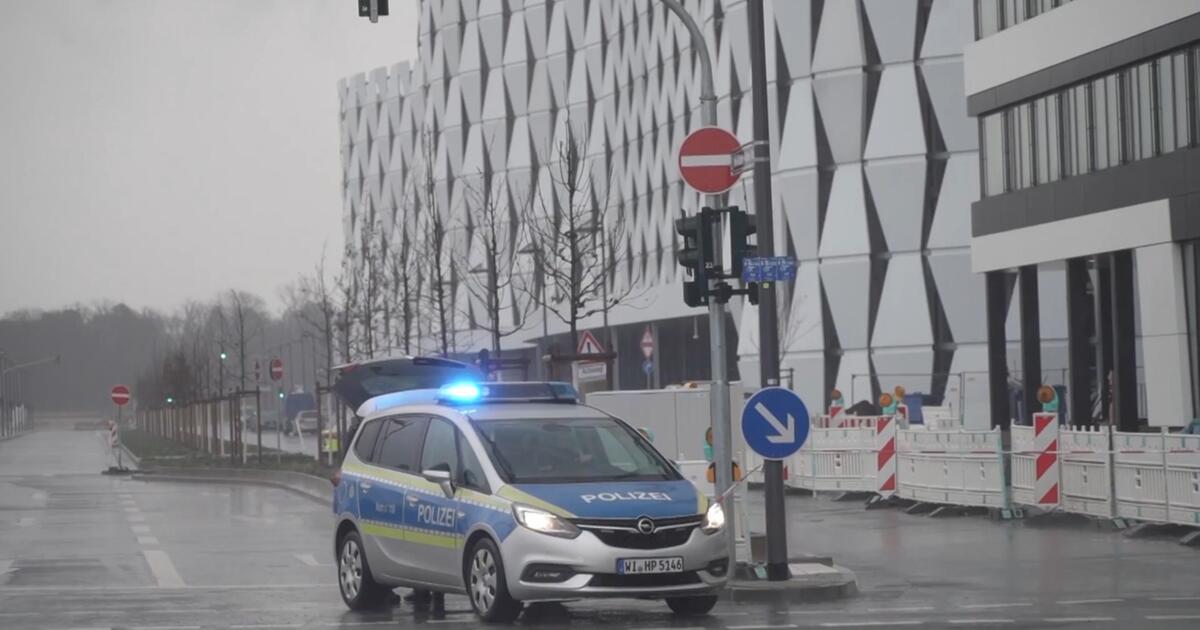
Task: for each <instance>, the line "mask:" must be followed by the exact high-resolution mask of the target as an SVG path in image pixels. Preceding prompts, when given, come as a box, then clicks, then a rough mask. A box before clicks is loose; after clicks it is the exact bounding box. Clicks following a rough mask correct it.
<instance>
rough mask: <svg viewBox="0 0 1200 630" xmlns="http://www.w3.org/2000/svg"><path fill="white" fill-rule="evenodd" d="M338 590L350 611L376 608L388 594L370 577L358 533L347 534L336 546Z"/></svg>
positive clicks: (386, 590) (365, 555) (368, 565)
mask: <svg viewBox="0 0 1200 630" xmlns="http://www.w3.org/2000/svg"><path fill="white" fill-rule="evenodd" d="M338 590H339V591H340V592H341V593H342V601H344V602H346V606H347V607H348V608H350V610H366V609H369V608H376V607H378V606H379V605H381V604H382V603H383V601H384V597H385V596H386V595H387V593H388V589H386V588H384V587H383V586H381V585H380V584H379V583H378V582H376V581H375V578H374V576H372V575H371V565H370V564H369V563H368V562H367V554H366V553H364V552H363V545H362V538H360V537H359V535H358V532H349V533H348V534H346V535H345V536H344V537H342V542H341V543H340V544H339V545H338Z"/></svg>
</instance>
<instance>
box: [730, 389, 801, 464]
mask: <svg viewBox="0 0 1200 630" xmlns="http://www.w3.org/2000/svg"><path fill="white" fill-rule="evenodd" d="M808 424H809V420H808V408H807V407H805V406H804V401H803V400H800V397H799V396H797V395H796V394H795V392H793V391H791V390H789V389H784V388H782V387H767V388H765V389H761V390H759V391H758V392H757V393H755V394H754V395H753V396H751V397H750V400H747V401H746V407H745V408H744V409H743V410H742V435H743V436H744V437H745V438H746V445H747V446H749V447H750V448H751V449H753V450H754V452H755V453H758V454H759V455H762V456H763V458H764V459H776V460H777V459H787V458H788V457H790V456H791V455H792V454H793V453H795V452H796V451H798V450H800V447H801V446H803V445H804V441H805V440H807V439H808Z"/></svg>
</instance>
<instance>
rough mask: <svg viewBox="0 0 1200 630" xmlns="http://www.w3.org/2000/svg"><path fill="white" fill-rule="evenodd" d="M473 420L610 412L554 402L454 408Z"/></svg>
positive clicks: (583, 416)
mask: <svg viewBox="0 0 1200 630" xmlns="http://www.w3.org/2000/svg"><path fill="white" fill-rule="evenodd" d="M454 409H455V410H456V411H458V412H459V413H461V414H463V415H465V416H467V417H468V418H470V419H472V420H480V421H484V422H486V421H488V420H538V419H545V418H568V419H569V418H578V419H587V418H608V417H610V416H609V415H608V414H606V413H604V412H603V411H600V410H599V409H596V408H593V407H588V406H587V405H569V404H562V403H553V402H532V403H492V404H484V405H478V406H472V407H471V408H469V409H464V408H461V407H459V408H454Z"/></svg>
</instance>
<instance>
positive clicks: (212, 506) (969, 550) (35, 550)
mask: <svg viewBox="0 0 1200 630" xmlns="http://www.w3.org/2000/svg"><path fill="white" fill-rule="evenodd" d="M108 463H109V461H108V455H107V449H106V448H105V447H104V446H103V442H102V439H101V436H100V435H99V434H98V433H97V432H95V431H76V430H72V426H71V425H70V424H64V425H62V427H61V428H53V429H52V428H50V427H43V428H42V429H41V430H39V431H36V432H34V433H32V434H30V435H26V436H23V437H20V438H17V439H15V440H12V441H9V442H2V443H0V628H2V629H5V630H7V629H13V630H19V629H31V630H40V629H48V628H72V629H82V628H129V629H138V630H151V629H152V628H158V629H161V630H188V629H207V628H238V629H251V628H257V629H264V630H266V629H272V628H330V627H335V628H336V627H342V628H363V627H397V628H407V627H415V626H425V625H428V626H431V627H443V626H448V627H451V628H473V627H478V626H479V624H478V623H477V622H476V620H475V619H474V617H473V616H472V615H471V614H470V612H469V610H468V607H467V602H466V600H465V599H462V598H457V597H450V598H447V611H446V612H445V614H438V615H430V614H428V613H421V612H414V611H413V610H412V608H411V607H410V606H408V605H403V604H398V605H396V606H394V607H392V608H390V609H387V610H384V611H380V612H377V613H373V614H368V615H364V614H357V613H350V612H348V611H347V610H346V609H345V608H344V606H343V605H342V603H341V600H340V599H339V597H338V595H337V591H336V586H335V582H334V568H333V559H332V550H331V542H330V539H329V531H330V525H331V516H330V514H329V511H328V509H327V508H326V507H325V506H323V505H318V504H316V503H314V502H311V501H308V500H305V499H300V498H297V497H296V496H295V495H292V494H290V493H288V492H285V491H282V490H275V489H267V488H258V487H253V486H245V485H213V486H204V485H196V484H178V485H177V484H170V483H163V482H155V483H146V482H141V481H133V480H130V479H127V478H122V477H108V476H103V475H100V474H98V471H100V470H101V469H103V468H105V467H106V466H107V465H108ZM752 512H753V510H752ZM789 512H790V513H791V518H790V526H789V529H790V538H791V546H792V548H793V549H795V550H799V551H807V552H810V553H825V554H831V555H833V556H834V557H835V559H836V560H837V561H838V562H839V563H840V564H842V565H845V566H848V567H850V568H851V569H853V570H855V571H856V573H857V574H858V579H859V584H860V588H861V589H862V591H863V592H862V594H861V595H860V596H858V597H856V598H854V599H850V600H845V601H841V602H831V603H823V604H809V605H801V604H795V605H790V606H774V607H773V606H767V605H761V604H733V603H729V602H722V603H721V604H720V605H719V606H718V608H717V610H716V611H715V614H714V615H712V616H710V617H706V618H701V619H692V620H678V619H674V618H672V617H671V616H670V615H669V613H668V612H667V609H666V607H665V606H664V605H662V604H660V603H657V602H641V601H625V600H613V601H604V602H599V603H586V602H580V603H571V604H568V605H566V606H565V607H563V606H546V607H541V608H540V609H536V610H532V611H531V612H530V613H527V614H526V616H525V617H523V618H522V620H521V621H519V622H518V624H519V625H522V626H536V627H543V628H561V627H566V626H570V627H572V628H575V627H580V628H599V627H605V628H626V629H643V628H644V629H650V628H711V629H722V628H723V629H728V630H755V629H761V630H770V629H774V628H779V629H783V628H796V627H826V628H837V627H890V626H923V627H1066V626H1074V627H1084V626H1096V627H1105V628H1133V627H1137V628H1147V627H1155V628H1157V627H1176V628H1195V627H1200V556H1198V555H1197V554H1198V553H1200V551H1197V550H1193V549H1189V548H1185V547H1181V546H1179V545H1177V544H1176V543H1175V542H1174V539H1167V538H1162V539H1149V540H1131V539H1127V538H1125V537H1122V536H1120V535H1119V534H1115V533H1112V532H1103V531H1098V530H1095V529H1091V528H1080V527H1030V526H1029V525H1027V524H1023V523H998V522H992V521H988V520H986V519H983V518H977V517H965V518H951V519H931V518H928V517H923V516H910V515H906V514H902V513H900V512H899V511H896V510H887V509H885V510H879V511H870V512H866V511H864V510H862V508H861V506H860V505H858V504H855V503H837V502H833V501H831V500H828V499H826V498H818V499H812V498H804V497H789Z"/></svg>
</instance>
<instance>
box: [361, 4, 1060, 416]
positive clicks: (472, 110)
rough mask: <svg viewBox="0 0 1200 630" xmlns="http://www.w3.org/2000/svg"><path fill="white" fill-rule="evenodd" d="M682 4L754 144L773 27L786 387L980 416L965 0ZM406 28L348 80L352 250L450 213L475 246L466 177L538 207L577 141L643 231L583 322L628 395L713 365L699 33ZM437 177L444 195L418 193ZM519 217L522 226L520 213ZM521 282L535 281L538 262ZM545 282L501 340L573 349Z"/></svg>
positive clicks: (582, 22)
mask: <svg viewBox="0 0 1200 630" xmlns="http://www.w3.org/2000/svg"><path fill="white" fill-rule="evenodd" d="M685 5H686V6H687V8H688V10H689V11H690V12H691V13H692V15H694V16H696V18H697V19H698V21H699V22H700V23H701V25H702V28H703V30H704V32H705V35H706V39H707V43H708V46H709V47H710V49H711V50H712V52H713V56H714V61H715V65H716V86H717V91H718V93H719V96H720V102H719V119H720V125H721V126H722V127H725V128H727V129H730V130H731V131H733V132H734V133H735V134H736V135H738V137H739V138H741V139H743V140H744V141H747V142H748V141H749V140H750V138H751V128H752V119H751V107H750V99H749V85H750V65H749V56H748V48H747V42H748V41H749V40H750V38H752V37H764V38H766V40H767V42H766V50H767V54H768V62H767V63H768V76H769V77H770V85H769V93H770V116H771V125H770V126H771V154H772V159H773V164H772V167H773V173H774V181H773V187H774V193H775V198H776V201H775V216H776V221H777V225H776V226H775V234H776V236H777V242H776V244H775V245H776V251H778V252H781V253H789V254H792V255H794V256H795V257H796V258H797V259H798V260H799V261H800V265H799V277H798V279H797V280H796V281H795V282H794V283H791V284H789V285H788V286H786V287H783V290H784V292H785V295H784V298H783V299H782V300H781V301H782V303H783V304H784V312H783V313H782V317H781V322H782V331H781V334H780V337H781V344H780V345H781V347H782V349H783V364H782V367H783V374H784V380H785V382H790V383H791V384H792V386H793V387H794V388H795V389H796V390H797V391H799V392H801V393H802V395H803V396H804V397H805V399H806V400H808V401H810V403H811V404H812V406H814V407H816V406H821V405H823V404H824V402H825V401H826V397H827V394H828V392H829V390H830V389H831V388H833V387H835V386H836V387H838V388H840V389H841V390H842V391H843V392H844V393H845V394H846V395H847V396H849V397H851V398H852V399H853V400H861V399H872V398H874V397H875V394H876V393H877V392H878V391H879V390H880V389H887V390H891V389H892V388H893V387H894V386H896V385H903V386H905V387H906V388H907V389H908V391H910V392H922V393H925V394H928V395H929V396H930V401H931V402H941V401H942V400H946V401H948V402H950V403H951V404H953V405H954V406H955V407H956V408H957V407H960V406H963V405H966V406H967V407H968V411H967V415H968V417H969V418H971V419H974V422H975V423H976V424H981V425H986V423H987V410H988V402H987V388H986V383H987V379H986V369H987V360H986V356H987V355H986V344H985V341H986V334H985V326H984V317H983V314H984V309H983V304H984V293H985V292H984V279H983V276H981V275H977V274H973V273H971V259H970V249H969V246H970V218H969V217H970V207H971V203H972V202H973V201H975V200H976V199H977V198H978V195H979V192H978V191H979V178H978V174H979V172H980V168H979V160H978V152H977V149H978V142H979V136H978V133H977V130H976V127H975V125H974V124H973V121H972V120H971V118H970V117H969V116H968V114H967V108H966V101H965V100H964V98H963V95H964V87H963V66H962V51H963V48H964V47H965V46H966V45H967V44H968V43H970V42H971V41H972V39H973V37H972V35H973V32H974V20H973V4H972V3H971V2H970V1H964V0H773V1H772V0H768V1H767V2H766V9H767V24H766V30H765V32H763V33H758V34H752V33H749V32H747V26H746V7H745V3H744V2H743V1H741V0H689V1H687V2H685ZM413 27H414V28H415V29H418V30H419V33H420V52H419V57H418V58H417V59H416V60H412V61H411V62H409V63H407V64H399V65H395V66H391V67H388V68H381V69H378V70H374V71H372V72H369V73H365V74H360V75H356V76H353V77H349V78H347V79H346V80H344V81H343V82H342V83H341V85H340V86H339V91H340V95H341V99H342V116H341V129H342V136H341V142H342V147H341V150H342V156H343V164H344V192H345V195H344V199H345V203H344V209H343V211H344V217H345V231H346V237H347V244H348V245H349V249H350V251H351V254H352V255H355V252H356V251H357V250H359V249H360V243H361V239H359V238H358V234H359V233H360V231H361V226H362V224H363V221H371V220H379V221H383V222H384V223H386V224H387V226H386V227H387V229H386V230H385V231H387V232H389V233H391V232H393V231H395V232H397V233H400V234H416V235H420V234H422V233H423V232H425V231H427V230H426V227H425V226H427V225H428V217H429V213H428V212H427V210H428V209H429V207H430V206H431V205H436V206H437V207H438V210H439V212H443V213H446V216H448V217H450V219H449V224H450V225H453V226H457V227H459V228H461V233H460V234H458V235H457V236H455V237H454V238H453V239H451V240H452V241H453V242H454V247H456V248H459V250H460V251H461V250H467V251H472V252H475V253H476V255H477V253H478V251H479V250H478V248H477V247H472V246H471V245H470V244H471V243H474V242H476V237H477V235H478V231H479V230H478V225H479V221H478V216H479V212H480V210H479V205H480V204H479V203H478V202H477V199H475V198H474V197H473V196H472V194H471V193H470V191H471V190H475V189H477V188H478V185H479V183H481V182H482V183H483V185H484V186H485V187H489V188H490V189H493V190H501V191H503V192H502V193H501V194H498V195H497V196H496V197H495V198H497V199H502V200H504V201H503V203H505V204H510V205H519V203H520V200H521V199H523V198H528V197H529V196H530V195H531V194H532V195H533V196H539V195H540V196H541V198H546V197H547V196H549V195H550V189H551V188H552V186H551V184H552V182H551V181H550V180H552V179H553V178H552V177H551V175H552V173H553V172H554V167H555V164H556V162H557V161H558V158H559V157H560V156H557V155H555V154H554V152H553V151H548V150H547V148H548V147H552V146H555V145H556V144H559V145H560V143H561V141H562V140H563V139H564V138H566V137H568V136H570V137H575V138H577V139H579V138H582V139H584V140H585V141H584V142H582V143H581V144H582V146H584V147H585V150H584V154H585V155H586V159H587V161H588V164H589V168H588V169H587V173H588V174H587V187H588V189H589V190H591V191H594V192H595V195H594V197H595V199H594V203H595V204H596V206H597V207H601V206H602V207H606V208H611V209H613V211H614V212H615V213H617V214H619V216H621V217H623V221H624V224H625V226H626V228H627V229H625V230H624V233H623V234H622V237H621V238H620V239H619V242H614V243H598V247H600V248H602V250H603V251H608V252H611V255H613V256H614V257H616V259H617V260H618V262H619V264H618V265H617V269H616V271H615V272H614V273H613V274H612V277H611V278H610V279H609V284H608V286H607V289H606V290H608V291H609V292H610V294H621V295H625V294H628V295H629V296H630V298H629V299H628V300H626V301H624V302H623V303H622V304H621V305H620V306H617V307H615V308H612V309H609V310H608V311H607V312H603V313H595V314H593V315H591V316H590V317H588V318H587V319H586V321H585V322H583V328H586V329H590V330H592V331H593V332H595V333H596V334H597V336H598V337H600V338H601V340H602V342H604V343H605V345H606V346H608V347H609V348H610V349H615V351H616V352H617V354H618V359H617V379H616V380H617V385H618V386H620V387H622V388H639V387H645V386H647V385H650V386H662V385H667V384H670V383H677V382H682V381H687V380H704V379H706V378H708V376H709V368H708V363H709V362H708V343H707V342H708V329H707V317H706V316H705V312H704V311H703V310H702V309H689V308H687V307H686V306H685V305H684V304H683V301H682V288H681V283H682V281H683V276H682V275H681V268H680V267H679V266H678V265H677V263H676V261H675V258H674V252H675V247H676V244H675V241H676V236H675V233H674V229H673V222H674V220H675V219H676V218H678V217H679V216H680V214H681V213H684V212H686V213H693V212H695V211H696V210H697V209H698V208H699V207H700V202H701V198H700V196H699V195H698V194H697V193H695V192H694V191H692V190H690V189H689V188H687V187H686V186H685V185H684V184H683V183H682V182H681V180H680V177H679V174H678V169H677V166H676V151H677V149H678V147H679V145H680V143H681V142H682V140H683V138H684V137H685V136H686V135H687V133H689V132H690V131H692V130H694V129H696V128H697V127H698V125H699V115H698V109H697V108H698V103H699V87H700V86H699V80H700V77H699V65H698V62H697V58H696V55H695V53H694V51H693V50H692V44H691V42H690V41H689V38H688V35H687V31H686V30H685V29H684V27H683V26H682V25H681V24H679V23H678V22H677V21H676V20H675V19H674V18H673V17H672V16H671V15H670V14H669V13H668V12H667V11H665V10H664V9H663V8H662V6H661V5H660V4H659V3H657V2H651V1H649V0H556V1H554V0H524V1H517V0H423V1H422V2H421V19H420V23H419V24H416V25H414V26H413ZM424 162H430V163H431V165H432V166H431V168H426V166H425V165H424ZM426 172H431V173H432V175H433V178H434V180H435V183H436V186H435V188H436V191H437V194H436V195H435V196H434V199H435V201H436V204H429V203H424V204H422V203H419V202H416V201H414V196H413V195H412V194H411V193H410V192H409V187H410V186H411V182H412V181H413V180H414V178H418V177H419V176H420V174H421V173H426ZM472 182H475V183H472ZM750 186H752V181H751V180H750V179H748V178H747V179H745V180H743V183H742V184H739V185H738V187H736V188H734V189H733V190H732V191H731V193H730V198H731V203H732V204H734V205H738V206H741V207H743V208H749V209H750V210H753V202H752V200H753V194H752V191H751V188H750ZM530 191H532V193H531V192H530ZM510 210H511V209H510ZM510 214H511V216H512V217H513V219H512V221H511V222H509V228H510V229H512V230H513V231H514V232H515V231H519V228H520V223H521V215H520V213H519V212H516V211H515V210H513V211H511V212H510ZM394 226H401V227H400V228H399V229H398V230H394V229H393V227H394ZM517 251H518V252H519V251H520V248H519V247H518V248H517ZM475 264H476V266H478V265H481V264H483V263H482V262H481V261H476V263H475ZM528 273H529V274H530V275H531V277H532V283H533V284H532V286H535V287H537V286H543V285H540V284H538V283H539V282H540V280H539V278H538V274H539V272H538V270H537V269H529V270H528ZM462 280H463V278H462V274H459V275H458V276H454V277H451V278H449V280H448V286H449V287H450V288H449V292H450V294H451V295H452V296H453V299H454V300H455V302H456V304H458V305H459V306H460V307H459V308H456V309H455V313H456V314H457V317H456V318H455V320H454V321H453V322H452V323H451V324H450V325H451V326H452V327H453V329H454V330H453V332H454V339H455V342H454V343H455V346H456V348H455V349H456V350H458V351H464V352H465V351H472V350H477V349H478V348H481V347H485V346H486V345H488V343H487V339H486V334H481V330H480V328H479V314H480V312H481V311H480V304H479V303H478V302H477V301H475V302H473V298H472V296H471V295H470V292H469V291H467V290H466V289H464V288H463V287H462ZM419 282H422V283H425V282H428V279H427V278H420V279H419ZM552 293H553V292H551V294H550V295H545V294H539V293H538V292H537V291H534V292H533V295H532V296H530V295H529V292H525V294H522V292H520V291H513V292H512V293H511V294H510V295H508V296H506V297H505V299H504V302H505V303H506V305H509V306H506V308H511V305H513V304H518V305H519V303H520V302H521V300H528V299H533V300H534V301H535V303H534V304H533V308H532V309H531V310H529V313H528V316H527V317H526V318H524V321H522V322H521V323H522V325H523V328H522V330H521V331H519V332H518V333H516V334H513V335H510V336H507V337H505V338H504V340H503V345H504V347H505V352H506V353H508V352H511V353H518V354H520V353H524V354H525V355H527V356H531V357H537V356H541V355H544V354H547V353H549V352H551V351H555V352H560V353H561V352H563V351H564V350H566V351H570V349H568V348H565V347H564V346H566V345H567V343H566V342H565V341H564V339H565V335H564V331H565V327H564V325H563V323H562V322H561V321H559V320H558V319H557V318H556V317H554V316H553V315H552V314H550V315H547V314H546V310H547V309H542V308H541V307H540V306H541V305H540V304H537V303H536V302H537V301H539V300H544V301H549V302H550V303H551V304H550V305H551V306H552V305H553V304H554V300H555V299H556V296H554V295H553V294H552ZM754 308H755V307H752V306H749V305H748V304H743V303H741V301H740V300H738V299H735V301H734V302H733V303H731V304H730V308H729V311H730V316H729V321H728V324H727V325H728V327H729V331H730V339H731V341H732V343H731V352H730V357H729V361H730V364H731V367H732V368H733V372H732V373H733V374H734V375H735V376H736V377H739V378H741V379H742V380H744V381H746V382H748V383H752V384H753V383H756V382H757V379H758V358H757V352H758V350H757V339H758V332H757V330H756V328H757V315H756V313H755V311H754ZM524 310H526V309H522V308H520V307H519V306H518V307H516V308H511V311H513V312H521V311H524ZM392 312H393V314H394V313H395V312H396V310H393V311H392ZM606 324H607V325H606ZM647 328H649V329H650V331H651V334H652V335H653V337H654V338H655V340H656V346H655V352H654V354H653V356H652V358H651V360H650V365H649V366H648V367H649V368H650V374H649V375H647V373H646V372H645V371H644V370H643V367H644V359H643V354H642V351H641V349H640V340H641V339H642V337H643V335H644V334H645V333H646V330H647ZM392 330H393V332H394V331H395V327H393V329H392ZM430 332H431V333H432V332H433V331H430ZM1064 333H1065V331H1064ZM422 334H423V335H426V333H422ZM423 343H424V344H425V345H424V351H426V352H428V351H429V349H430V348H431V345H430V344H429V342H428V341H427V340H426V341H424V342H423ZM393 345H395V344H393Z"/></svg>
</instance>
